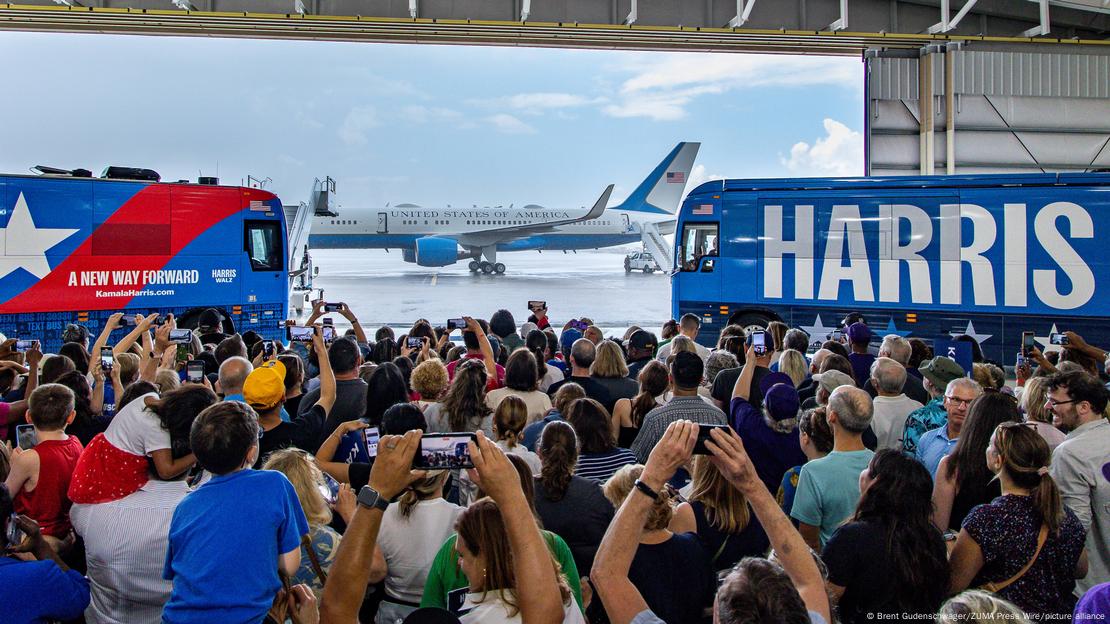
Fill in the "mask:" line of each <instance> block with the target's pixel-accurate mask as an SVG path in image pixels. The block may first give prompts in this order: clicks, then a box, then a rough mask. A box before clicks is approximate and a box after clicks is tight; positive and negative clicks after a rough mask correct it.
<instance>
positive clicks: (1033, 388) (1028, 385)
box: [1018, 377, 1064, 451]
mask: <svg viewBox="0 0 1110 624" xmlns="http://www.w3.org/2000/svg"><path fill="white" fill-rule="evenodd" d="M1047 402H1048V378H1047V377H1032V378H1030V379H1028V380H1026V382H1025V390H1024V391H1023V392H1022V393H1021V403H1020V404H1019V405H1018V407H1020V408H1021V411H1022V412H1023V413H1024V414H1025V422H1027V423H1029V425H1030V426H1031V427H1033V428H1034V429H1036V430H1037V433H1039V434H1041V437H1042V438H1044V441H1045V442H1046V443H1047V444H1048V450H1050V451H1054V450H1056V447H1057V446H1060V444H1061V443H1062V442H1063V441H1064V432H1063V431H1060V430H1059V429H1057V428H1056V427H1054V426H1052V413H1051V412H1049V411H1048V410H1047V409H1045V403H1047Z"/></svg>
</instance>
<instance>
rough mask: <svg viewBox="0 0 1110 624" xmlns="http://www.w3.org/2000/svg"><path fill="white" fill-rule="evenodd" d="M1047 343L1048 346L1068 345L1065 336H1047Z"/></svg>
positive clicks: (1066, 336)
mask: <svg viewBox="0 0 1110 624" xmlns="http://www.w3.org/2000/svg"><path fill="white" fill-rule="evenodd" d="M1048 343H1049V344H1054V345H1061V346H1065V345H1067V344H1068V335H1067V334H1049V336H1048Z"/></svg>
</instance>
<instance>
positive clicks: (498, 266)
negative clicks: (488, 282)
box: [493, 262, 505, 275]
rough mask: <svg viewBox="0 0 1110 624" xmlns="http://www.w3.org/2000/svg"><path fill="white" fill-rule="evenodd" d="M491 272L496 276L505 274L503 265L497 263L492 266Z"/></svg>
mask: <svg viewBox="0 0 1110 624" xmlns="http://www.w3.org/2000/svg"><path fill="white" fill-rule="evenodd" d="M493 272H494V273H496V274H498V275H502V274H504V273H505V265H504V264H502V263H500V262H498V263H497V264H494V265H493Z"/></svg>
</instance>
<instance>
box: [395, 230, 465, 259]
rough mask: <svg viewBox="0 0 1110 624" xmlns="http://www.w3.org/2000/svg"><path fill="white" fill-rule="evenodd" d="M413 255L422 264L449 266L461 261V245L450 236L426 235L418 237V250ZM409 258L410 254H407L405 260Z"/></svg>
mask: <svg viewBox="0 0 1110 624" xmlns="http://www.w3.org/2000/svg"><path fill="white" fill-rule="evenodd" d="M413 256H414V257H413V260H412V261H415V262H416V264H418V265H420V266H425V267H441V266H447V265H449V264H455V263H456V262H458V261H459V245H458V243H456V242H455V241H453V240H451V239H448V238H434V237H431V236H425V237H423V238H418V239H416V250H415V253H414V254H413ZM408 259H409V257H408V255H407V254H405V260H408Z"/></svg>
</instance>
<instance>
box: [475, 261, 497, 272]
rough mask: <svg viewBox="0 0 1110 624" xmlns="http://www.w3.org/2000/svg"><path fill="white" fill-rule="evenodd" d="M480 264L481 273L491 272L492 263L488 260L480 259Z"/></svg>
mask: <svg viewBox="0 0 1110 624" xmlns="http://www.w3.org/2000/svg"><path fill="white" fill-rule="evenodd" d="M498 264H500V263H498ZM480 266H481V269H482V273H485V274H486V275H489V274H490V273H493V270H494V269H493V264H491V263H489V262H485V261H482V263H481V265H480Z"/></svg>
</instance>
